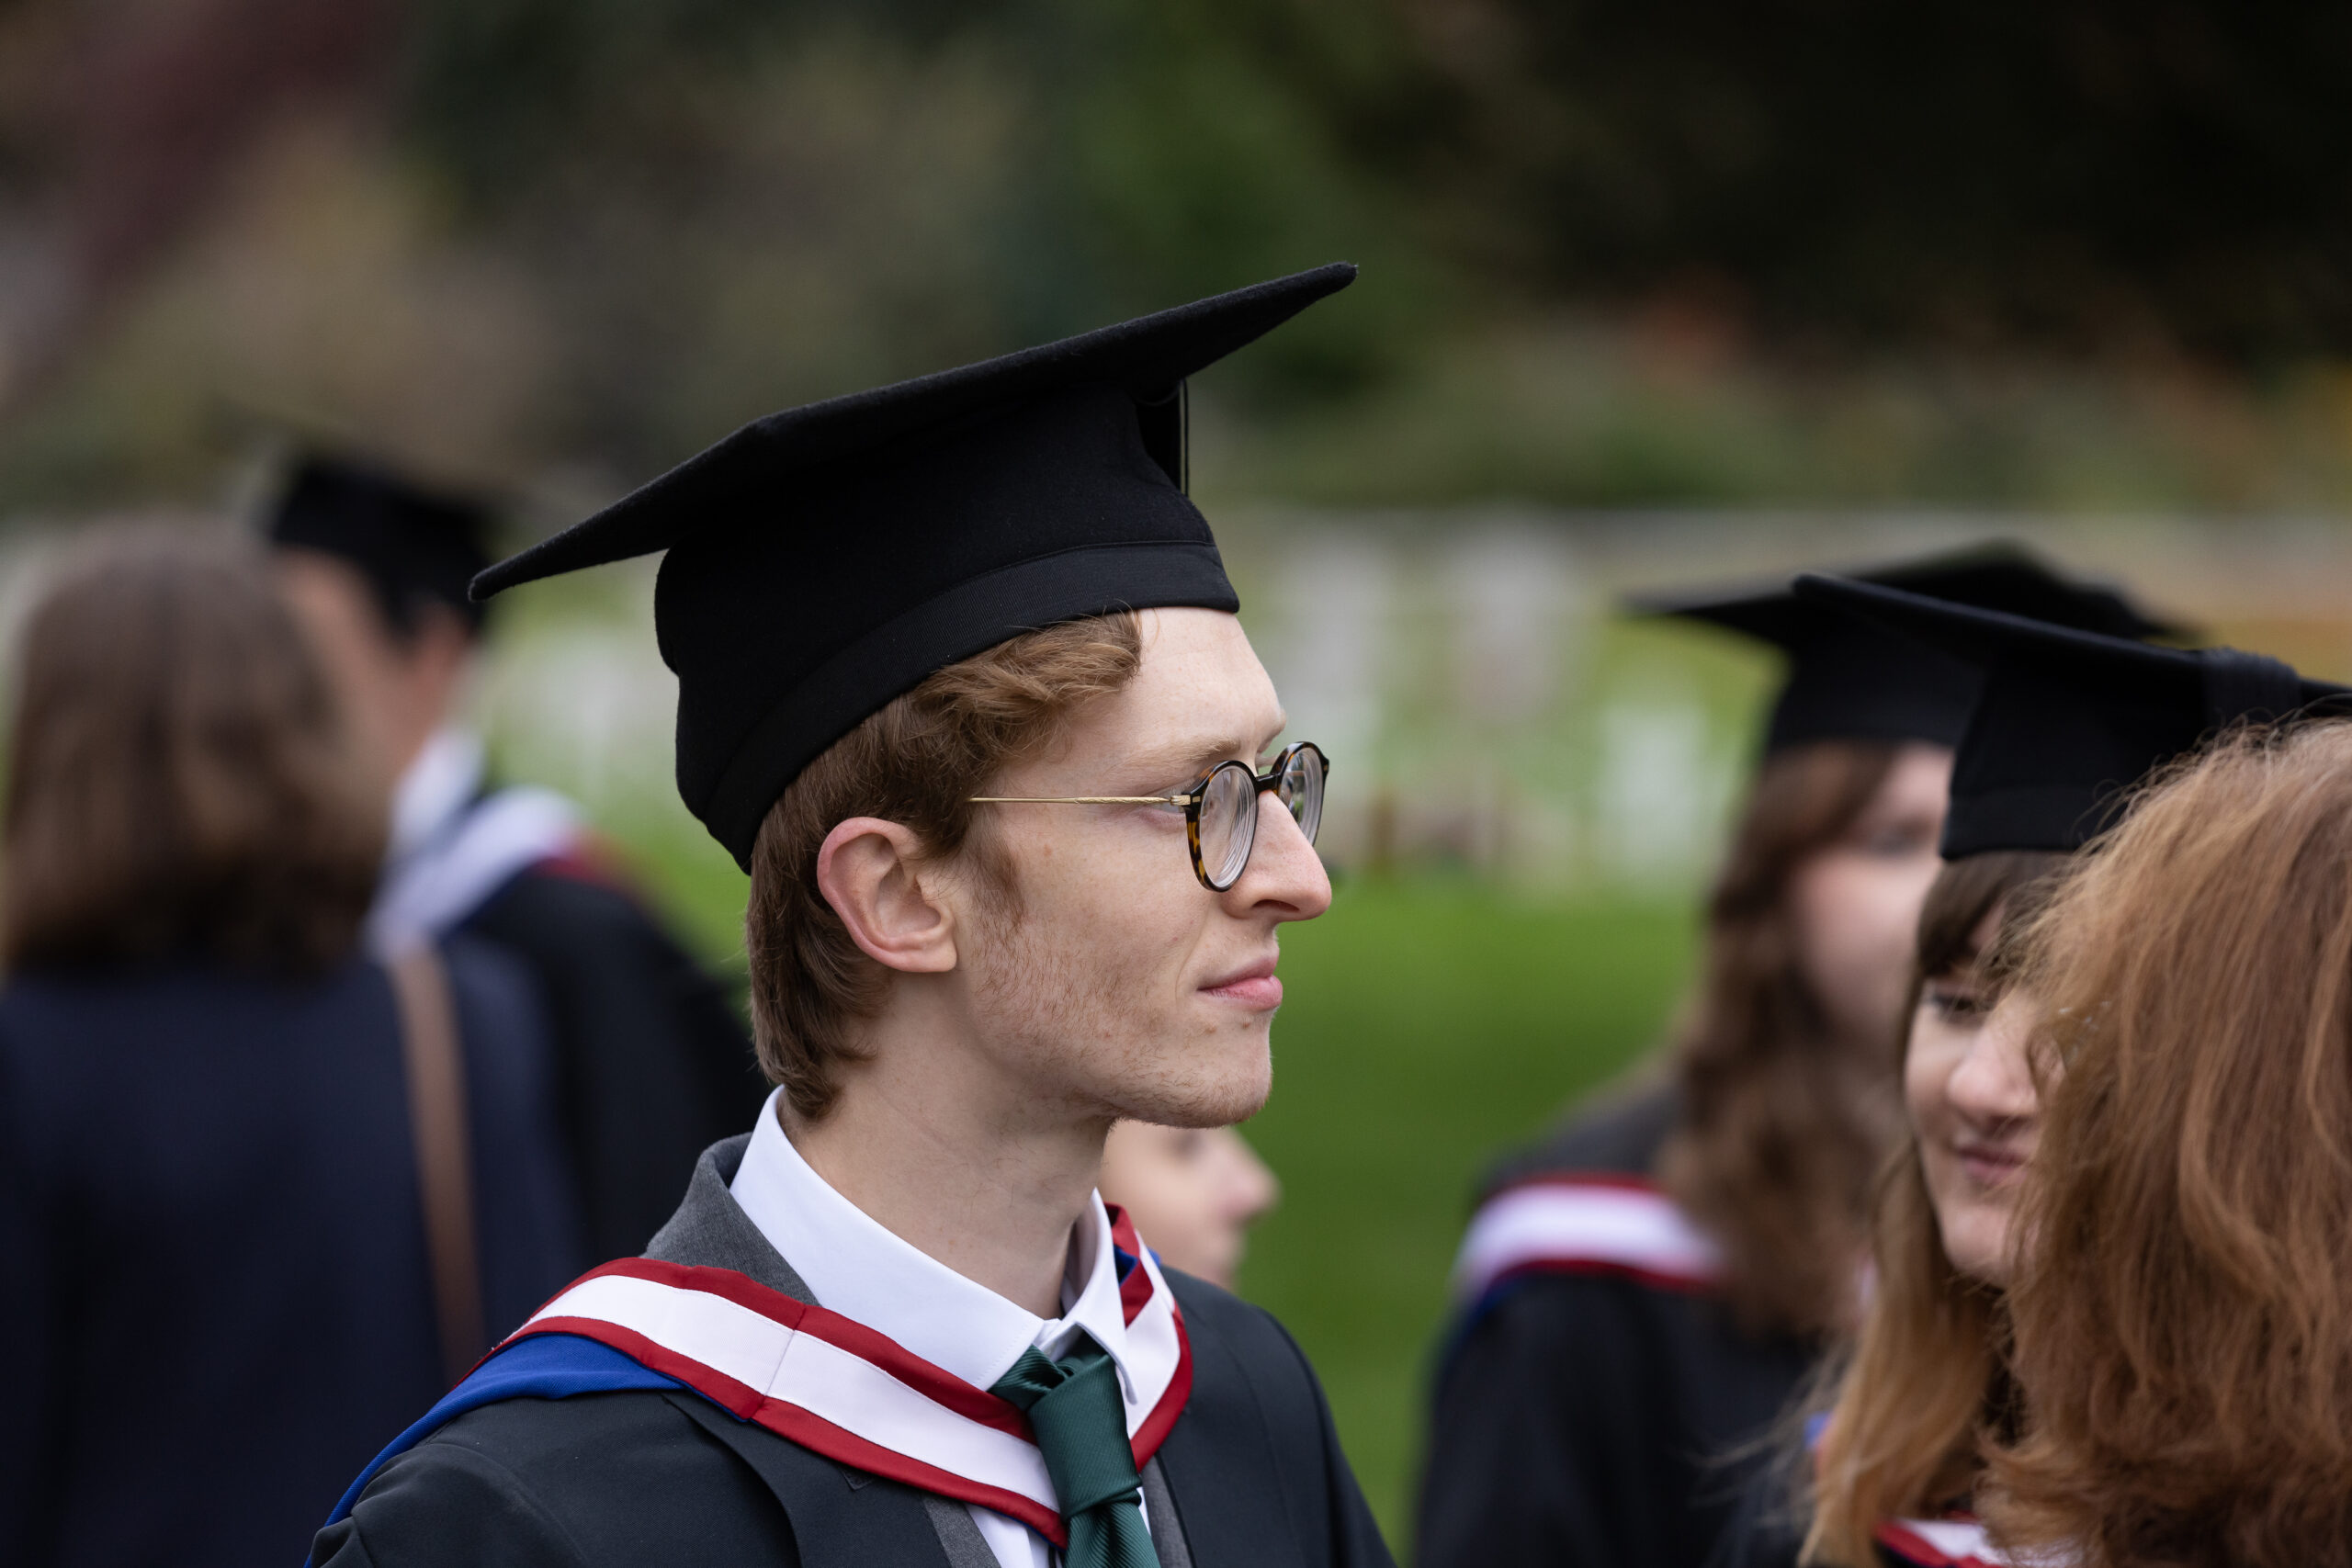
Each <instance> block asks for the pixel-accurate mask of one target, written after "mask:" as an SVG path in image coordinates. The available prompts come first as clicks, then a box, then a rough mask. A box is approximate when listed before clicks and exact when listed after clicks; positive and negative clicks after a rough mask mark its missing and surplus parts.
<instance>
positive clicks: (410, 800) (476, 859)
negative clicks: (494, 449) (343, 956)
mask: <svg viewBox="0 0 2352 1568" xmlns="http://www.w3.org/2000/svg"><path fill="white" fill-rule="evenodd" d="M491 525H492V508H491V507H490V506H489V505H488V504H487V503H485V502H481V501H479V500H477V499H475V498H473V497H470V496H464V495H458V494H455V493H451V492H446V491H434V490H428V489H426V488H424V486H422V485H420V484H418V483H416V482H413V481H412V480H409V479H403V478H401V477H398V476H395V475H393V474H391V473H390V472H387V471H385V470H383V469H381V468H375V467H371V466H368V465H367V464H364V463H360V462H357V461H354V460H349V459H343V458H334V457H325V456H321V455H313V456H311V457H306V458H304V459H303V460H301V461H300V462H299V463H298V464H297V465H296V466H295V467H294V468H293V469H292V471H291V473H290V475H289V476H288V481H287V483H286V485H285V487H284V490H283V492H282V494H281V495H280V496H279V498H278V500H277V504H276V506H275V508H274V509H273V511H272V513H271V515H270V519H269V528H268V532H269V539H270V542H271V544H272V545H273V547H275V549H276V551H277V559H278V562H279V576H280V579H281V581H283V582H284V584H285V586H286V589H287V592H288V597H289V598H290V599H291V600H292V602H293V604H294V606H295V608H296V610H297V612H298V613H299V614H300V616H301V618H302V620H303V623H304V625H305V627H306V629H307V630H308V631H309V632H310V633H311V637H312V640H313V642H314V643H315V644H316V645H317V646H318V647H319V649H320V651H321V653H322V656H323V657H324V658H325V660H326V662H327V665H328V668H329V671H330V672H331V673H332V675H333V676H334V680H335V683H336V686H337V688H338V691H339V694H340V695H341V697H342V699H343V701H344V703H345V705H346V706H347V707H348V708H349V709H350V711H351V713H352V716H353V718H354V720H355V722H356V725H357V726H358V728H359V729H360V732H361V734H362V736H363V738H365V739H368V741H369V742H370V745H371V750H372V751H373V753H374V754H375V757H376V759H377V761H378V763H379V766H380V767H381V768H382V769H383V770H384V771H385V776H386V779H387V787H388V788H389V789H390V795H391V841H390V850H389V852H388V853H387V856H386V863H385V869H384V882H383V886H382V888H381V889H380V891H379V894H378V897H377V900H376V905H375V908H374V909H373V910H372V911H371V912H370V914H369V917H368V931H369V936H370V938H371V940H372V942H374V944H375V945H376V947H377V948H378V949H379V951H387V952H390V951H397V950H398V949H400V948H401V947H403V946H405V945H407V944H410V943H412V942H416V941H417V940H419V939H420V938H427V937H438V936H444V935H447V934H448V933H450V932H452V931H462V932H465V933H466V934H468V935H469V936H473V937H477V938H480V939H482V940H485V941H488V942H493V943H496V944H497V945H499V946H501V947H503V948H504V949H506V950H507V951H509V952H511V953H515V955H516V956H517V957H519V958H520V959H521V960H522V961H523V962H524V963H525V964H526V965H528V967H529V968H530V970H531V972H532V973H533V974H534V975H535V976H537V980H538V983H539V985H540V987H541V988H542V990H543V992H544V993H545V1002H546V1007H547V1010H548V1016H549V1018H550V1019H551V1021H552V1022H553V1025H554V1028H555V1032H556V1043H557V1065H558V1071H559V1077H558V1081H557V1095H558V1100H557V1110H558V1113H559V1115H560V1123H561V1125H562V1128H563V1131H564V1135H565V1142H566V1145H567V1146H568V1147H569V1149H570V1151H571V1163H572V1168H573V1169H574V1171H575V1173H576V1176H577V1179H578V1181H579V1186H580V1201H581V1207H582V1213H584V1215H585V1216H586V1222H587V1225H588V1239H589V1244H590V1247H591V1252H592V1255H593V1256H595V1257H606V1256H611V1255H614V1254H617V1253H623V1252H629V1251H634V1250H635V1249H637V1248H639V1247H643V1246H644V1245H645V1243H646V1242H647V1241H648V1240H649V1239H650V1238H651V1236H652V1235H653V1232H654V1231H655V1230H656V1229H657V1228H658V1227H659V1226H660V1225H661V1224H662V1221H663V1220H664V1219H665V1218H667V1217H668V1215H669V1213H670V1210H671V1208H672V1207H673V1205H674V1204H675V1203H676V1202H677V1199H678V1194H679V1193H681V1192H683V1191H684V1190H685V1185H686V1179H687V1178H688V1177H689V1176H691V1175H692V1174H693V1172H694V1162H695V1156H696V1155H698V1154H699V1153H701V1151H702V1149H703V1147H704V1146H705V1145H707V1144H709V1143H710V1142H711V1141H713V1140H714V1139H716V1138H718V1137H719V1136H721V1135H723V1134H726V1133H729V1132H731V1131H733V1130H734V1129H736V1128H738V1127H740V1126H741V1124H742V1122H743V1119H744V1117H745V1116H746V1115H748V1114H749V1113H750V1111H751V1110H752V1108H753V1107H756V1106H757V1105H758V1103H759V1100H760V1097H761V1092H762V1090H761V1086H760V1081H759V1077H758V1074H757V1072H756V1071H755V1070H754V1068H753V1066H752V1051H751V1042H750V1039H749V1037H748V1035H747V1034H746V1032H745V1031H744V1029H743V1026H742V1023H741V1019H740V1017H739V1015H738V1013H737V1010H736V1008H735V1005H734V1003H733V1002H732V1001H731V1000H730V999H729V997H728V996H727V994H726V992H725V990H724V989H723V988H722V987H720V986H719V985H718V983H717V982H716V981H714V980H713V979H712V978H711V977H710V976H708V975H707V974H706V973H705V972H704V971H703V970H702V969H701V968H700V967H699V965H697V964H696V963H695V960H694V959H693V958H691V957H690V956H688V955H687V953H685V952H684V950H683V949H682V948H681V947H680V946H679V944H678V943H677V942H676V941H675V940H674V939H673V937H672V936H671V935H670V934H669V933H668V932H667V931H665V930H663V928H662V924H661V922H660V921H659V920H658V919H656V918H655V917H654V916H653V914H652V913H651V912H650V910H649V909H648V908H647V907H646V906H645V904H644V902H643V901H642V900H641V899H640V898H639V897H638V896H637V895H636V894H635V893H634V892H633V891H632V890H631V889H630V888H629V887H628V885H627V883H626V881H625V880H624V879H623V878H622V877H620V876H619V875H618V874H616V871H615V869H614V863H613V860H612V858H611V857H610V856H609V855H606V854H605V853H602V852H600V851H599V848H598V846H597V845H596V843H595V841H594V839H593V837H592V836H591V835H590V834H589V833H588V832H587V830H586V829H585V826H584V824H583V823H582V820H581V818H580V814H579V812H578V811H577V810H576V809H575V808H574V807H572V805H571V802H569V801H567V800H565V799H564V798H563V797H562V796H560V795H557V794H555V793H554V792H552V791H550V790H546V789H540V788H535V787H529V786H524V785H511V784H510V785H505V786H500V785H498V784H495V783H494V782H493V781H492V779H491V777H490V776H489V773H488V770H487V767H486V765H485V759H484V754H483V748H482V743H481V738H480V737H478V736H477V735H475V734H474V733H472V732H471V731H470V730H469V729H467V728H465V727H464V725H463V723H462V720H461V718H460V716H459V711H458V710H459V707H460V705H461V703H462V699H463V697H464V695H465V688H466V684H467V679H468V677H469V674H470V673H471V671H472V670H473V667H474V665H475V663H476V661H477V659H478V656H479V653H480V650H481V639H482V636H483V607H482V606H481V605H480V604H475V603H473V602H472V601H471V600H469V598H468V597H467V594H466V588H467V584H468V583H469V582H470V581H472V580H473V578H474V576H475V574H476V573H478V572H480V571H481V570H482V569H483V568H484V567H485V566H487V565H488V564H489V563H490V557H489V553H488V537H487V536H488V534H489V531H490V528H491ZM501 1326H502V1327H511V1326H512V1325H501Z"/></svg>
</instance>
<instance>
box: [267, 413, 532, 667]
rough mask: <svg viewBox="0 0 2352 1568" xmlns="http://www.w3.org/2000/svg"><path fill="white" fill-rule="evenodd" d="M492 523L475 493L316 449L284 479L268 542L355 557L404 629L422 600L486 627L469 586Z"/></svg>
mask: <svg viewBox="0 0 2352 1568" xmlns="http://www.w3.org/2000/svg"><path fill="white" fill-rule="evenodd" d="M490 520H491V508H490V507H489V506H488V505H487V504H486V503H484V502H481V501H478V500H476V499H474V498H472V497H470V496H461V495H456V494H452V493H449V492H447V491H431V490H426V489H425V488H424V487H423V486H421V485H416V484H413V483H411V482H410V481H409V480H407V479H401V478H400V477H399V476H397V475H394V474H391V473H390V472H387V471H386V470H384V469H382V468H374V467H371V466H369V465H368V464H366V463H361V462H356V461H354V460H351V459H349V458H344V457H325V456H322V455H320V454H315V453H314V454H311V455H310V456H308V457H303V458H301V459H300V461H298V462H297V463H296V464H295V465H294V466H293V468H292V471H291V472H290V473H289V474H288V476H287V480H286V487H285V490H284V491H283V493H281V494H280V495H279V497H278V499H277V505H276V506H275V507H274V508H272V510H271V512H270V515H269V542H270V543H271V544H273V545H277V546H281V547H287V548H289V549H304V550H317V551H319V552H320V553H322V554H323V555H330V556H334V557H335V558H338V559H341V560H343V561H345V562H347V563H349V564H350V565H351V566H352V567H354V568H355V569H356V570H358V572H359V574H360V575H361V576H362V577H364V578H366V579H367V581H368V589H369V591H370V592H373V593H374V594H375V596H376V603H377V604H378V605H379V607H380V608H381V609H382V610H383V612H384V618H385V620H387V621H388V622H390V624H391V626H393V628H394V629H395V630H397V631H400V632H401V633H403V634H405V633H407V632H410V631H413V630H414V629H415V626H416V612H417V607H418V604H420V603H431V604H446V605H447V606H448V607H449V608H450V609H452V610H454V611H456V612H457V613H458V615H463V616H464V617H465V619H466V622H467V624H468V625H469V626H474V627H477V628H479V627H480V626H481V619H482V607H481V605H480V604H476V603H475V602H474V601H473V600H472V599H471V598H470V597H469V596H468V593H467V586H468V584H469V583H470V582H471V581H473V578H474V576H475V574H476V573H478V572H480V571H481V570H482V568H484V567H485V566H487V565H489V564H490V549H489V546H488V544H487V542H486V538H487V535H488V533H489V530H490Z"/></svg>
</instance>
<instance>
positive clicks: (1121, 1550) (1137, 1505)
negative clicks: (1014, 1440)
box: [989, 1333, 1159, 1568]
mask: <svg viewBox="0 0 2352 1568" xmlns="http://www.w3.org/2000/svg"><path fill="white" fill-rule="evenodd" d="M989 1393H993V1394H995V1395H996V1396H997V1397H998V1398H999V1399H1003V1400H1008V1401H1010V1402H1011V1403H1012V1404H1017V1405H1019V1406H1020V1407H1021V1408H1022V1409H1023V1410H1025V1411H1027V1412H1028V1413H1029V1426H1030V1428H1031V1429H1032V1430H1034V1431H1035V1433H1036V1434H1037V1451H1038V1452H1039V1453H1041V1454H1043V1455H1045V1456H1046V1474H1047V1475H1049V1476H1051V1477H1052V1478H1053V1483H1054V1495H1055V1496H1056V1497H1058V1498H1059V1499H1061V1505H1062V1522H1063V1523H1064V1524H1066V1525H1068V1526H1069V1550H1068V1551H1065V1552H1063V1553H1062V1561H1063V1562H1065V1563H1067V1564H1068V1565H1069V1568H1159V1556H1158V1555H1157V1554H1156V1553H1155V1552H1153V1551H1152V1549H1151V1532H1150V1531H1148V1530H1147V1529H1144V1525H1143V1494H1142V1492H1141V1491H1140V1490H1139V1489H1138V1488H1139V1483H1138V1482H1137V1481H1136V1456H1135V1450H1133V1449H1131V1448H1129V1447H1128V1446H1127V1407H1126V1404H1125V1401H1124V1400H1122V1399H1121V1398H1120V1397H1119V1369H1118V1367H1117V1366H1116V1365H1115V1364H1114V1362H1113V1361H1112V1359H1111V1356H1110V1352H1108V1351H1106V1350H1104V1349H1103V1347H1102V1346H1100V1345H1097V1344H1096V1343H1095V1342H1094V1341H1093V1339H1092V1338H1091V1337H1090V1336H1088V1335H1085V1334H1082V1333H1081V1334H1080V1336H1079V1337H1078V1342H1077V1343H1076V1344H1074V1345H1072V1346H1071V1347H1070V1352H1069V1355H1067V1356H1064V1357H1063V1358H1062V1359H1060V1360H1058V1361H1049V1360H1047V1359H1046V1357H1045V1353H1044V1352H1043V1351H1040V1350H1039V1349H1037V1348H1036V1347H1035V1346H1032V1347H1030V1348H1028V1349H1026V1350H1023V1351H1022V1352H1021V1359H1019V1360H1017V1361H1015V1362H1013V1363H1012V1371H1009V1372H1007V1373H1005V1374H1004V1376H1002V1377H1001V1378H999V1379H997V1381H996V1386H995V1387H994V1388H992V1389H990V1390H989Z"/></svg>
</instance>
